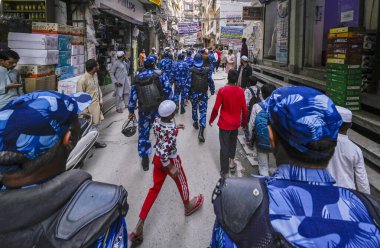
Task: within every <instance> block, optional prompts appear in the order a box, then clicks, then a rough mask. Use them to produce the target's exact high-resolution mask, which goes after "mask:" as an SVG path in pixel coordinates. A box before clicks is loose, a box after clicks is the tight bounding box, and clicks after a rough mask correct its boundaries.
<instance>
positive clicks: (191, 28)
mask: <svg viewBox="0 0 380 248" xmlns="http://www.w3.org/2000/svg"><path fill="white" fill-rule="evenodd" d="M199 31H200V25H199V23H198V22H179V23H178V34H179V35H185V34H195V33H198V32H199Z"/></svg>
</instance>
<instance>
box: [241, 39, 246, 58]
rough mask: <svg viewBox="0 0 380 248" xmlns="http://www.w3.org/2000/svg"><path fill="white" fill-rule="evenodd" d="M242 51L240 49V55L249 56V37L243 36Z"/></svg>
mask: <svg viewBox="0 0 380 248" xmlns="http://www.w3.org/2000/svg"><path fill="white" fill-rule="evenodd" d="M241 42H242V44H241V51H240V56H242V57H243V56H247V57H248V46H247V39H246V38H243V39H242V40H241Z"/></svg>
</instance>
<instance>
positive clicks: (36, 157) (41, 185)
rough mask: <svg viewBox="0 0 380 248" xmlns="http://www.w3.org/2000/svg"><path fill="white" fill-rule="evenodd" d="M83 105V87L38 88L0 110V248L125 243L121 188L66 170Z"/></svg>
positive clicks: (119, 246) (85, 101)
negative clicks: (65, 91)
mask: <svg viewBox="0 0 380 248" xmlns="http://www.w3.org/2000/svg"><path fill="white" fill-rule="evenodd" d="M90 104H91V97H90V96H89V95H88V94H86V93H77V94H74V95H72V96H67V95H64V94H60V93H58V92H55V91H38V92H34V93H30V94H27V95H24V96H21V97H18V98H16V99H14V100H12V101H11V102H10V103H8V104H7V105H6V106H5V107H4V108H3V109H2V110H1V111H0V137H1V138H0V177H1V183H0V197H1V199H2V200H1V201H0V226H1V227H0V240H1V246H2V247H47V246H48V247H73V248H74V247H94V248H97V247H116V248H126V247H127V241H128V240H127V230H126V224H125V220H124V216H125V215H126V213H127V210H128V204H127V201H126V199H127V192H126V191H125V189H124V188H123V187H121V186H116V185H111V184H105V183H99V182H94V181H92V180H91V175H89V174H88V173H87V172H85V171H81V170H71V171H67V172H65V169H66V161H67V158H68V156H69V154H70V152H71V151H72V150H73V148H74V147H75V145H76V144H77V142H78V140H79V138H80V126H79V121H78V115H79V114H80V113H81V112H82V111H83V110H84V109H85V108H87V107H88V106H89V105H90Z"/></svg>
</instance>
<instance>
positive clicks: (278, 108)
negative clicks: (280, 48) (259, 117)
mask: <svg viewBox="0 0 380 248" xmlns="http://www.w3.org/2000/svg"><path fill="white" fill-rule="evenodd" d="M300 110H301V111H300ZM267 111H268V114H269V126H268V131H269V137H270V141H271V146H272V149H273V153H274V155H275V158H276V162H277V170H276V171H275V173H274V174H273V176H272V177H246V178H227V179H226V180H225V181H220V184H219V185H218V186H217V187H216V188H215V190H214V194H213V199H214V211H215V213H216V216H217V217H216V224H215V226H214V230H213V238H212V242H211V243H212V244H211V247H212V248H215V247H219V248H220V247H224V248H230V247H231V248H232V247H239V248H248V247H366V248H368V247H371V248H375V247H380V230H379V225H378V223H379V219H380V218H379V216H378V214H376V212H378V211H379V210H378V206H379V203H380V202H379V201H378V199H377V198H375V197H373V196H369V195H364V194H362V193H360V192H357V191H353V190H349V189H346V188H340V187H336V186H334V185H333V184H334V183H335V180H334V178H333V177H332V176H331V175H330V174H329V173H328V171H327V170H326V167H327V164H328V162H329V160H330V158H331V157H332V155H333V153H334V150H335V146H336V141H337V137H338V131H339V127H340V126H341V125H342V119H341V117H340V115H339V113H338V111H337V110H336V108H335V106H334V104H333V102H332V101H331V100H330V99H329V98H328V97H327V96H326V95H324V94H322V93H321V92H319V91H317V90H314V89H311V88H308V87H297V86H296V87H282V88H279V89H277V90H275V91H274V92H273V94H272V95H271V97H269V98H268V99H267ZM375 209H377V210H375Z"/></svg>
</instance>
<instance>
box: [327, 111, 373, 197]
mask: <svg viewBox="0 0 380 248" xmlns="http://www.w3.org/2000/svg"><path fill="white" fill-rule="evenodd" d="M336 109H337V110H338V112H339V114H340V116H341V117H342V120H343V124H342V126H340V128H339V134H338V142H337V146H336V147H335V152H334V156H333V157H332V158H331V160H330V162H329V164H328V166H327V171H328V172H329V173H330V174H331V175H332V176H333V178H335V181H336V184H335V185H336V186H339V187H344V188H348V189H356V190H358V191H360V192H362V193H366V194H370V193H371V192H370V186H369V182H368V175H367V171H366V168H365V164H364V158H363V153H362V150H361V149H360V148H359V147H358V146H357V145H355V144H354V143H353V142H352V141H351V140H350V139H349V138H348V135H347V131H348V130H349V129H350V128H351V126H352V112H351V110H349V109H346V108H343V107H340V106H336Z"/></svg>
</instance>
